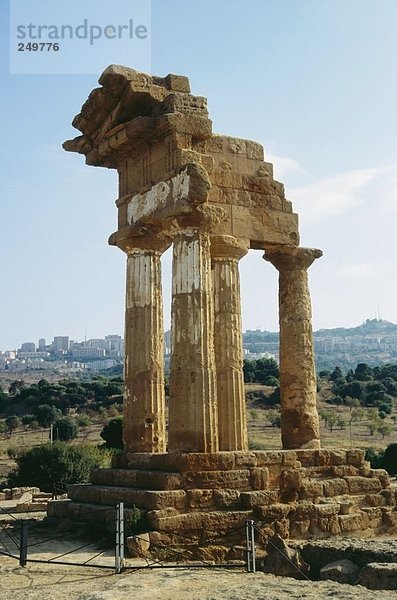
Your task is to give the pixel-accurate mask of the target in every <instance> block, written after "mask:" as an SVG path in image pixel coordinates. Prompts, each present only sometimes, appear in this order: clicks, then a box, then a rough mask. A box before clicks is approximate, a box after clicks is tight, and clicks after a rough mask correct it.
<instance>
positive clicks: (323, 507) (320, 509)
mask: <svg viewBox="0 0 397 600" xmlns="http://www.w3.org/2000/svg"><path fill="white" fill-rule="evenodd" d="M316 506H317V513H318V516H319V517H331V516H333V515H337V514H338V513H339V504H337V503H336V502H335V503H334V502H333V503H331V502H329V503H326V504H317V505H316Z"/></svg>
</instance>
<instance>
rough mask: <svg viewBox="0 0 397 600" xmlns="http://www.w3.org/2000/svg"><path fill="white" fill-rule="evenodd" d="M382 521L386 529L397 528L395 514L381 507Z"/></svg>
mask: <svg viewBox="0 0 397 600" xmlns="http://www.w3.org/2000/svg"><path fill="white" fill-rule="evenodd" d="M381 510H382V520H383V523H384V524H385V525H387V526H388V527H396V526H397V512H396V511H395V510H392V509H391V508H390V509H389V507H382V509H381Z"/></svg>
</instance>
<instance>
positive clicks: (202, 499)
mask: <svg viewBox="0 0 397 600" xmlns="http://www.w3.org/2000/svg"><path fill="white" fill-rule="evenodd" d="M186 495H187V502H188V507H189V508H199V509H200V508H201V509H203V508H209V507H212V506H214V492H213V490H187V492H186Z"/></svg>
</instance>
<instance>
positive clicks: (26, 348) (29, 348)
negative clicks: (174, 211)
mask: <svg viewBox="0 0 397 600" xmlns="http://www.w3.org/2000/svg"><path fill="white" fill-rule="evenodd" d="M35 351H36V344H35V343H34V342H24V343H23V344H22V345H21V352H35Z"/></svg>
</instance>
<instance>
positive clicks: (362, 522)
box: [338, 512, 369, 531]
mask: <svg viewBox="0 0 397 600" xmlns="http://www.w3.org/2000/svg"><path fill="white" fill-rule="evenodd" d="M338 519H339V526H340V528H341V531H358V530H360V529H361V530H364V529H367V528H368V525H369V517H368V515H366V514H365V513H363V512H360V513H353V514H351V515H339V517H338Z"/></svg>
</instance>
